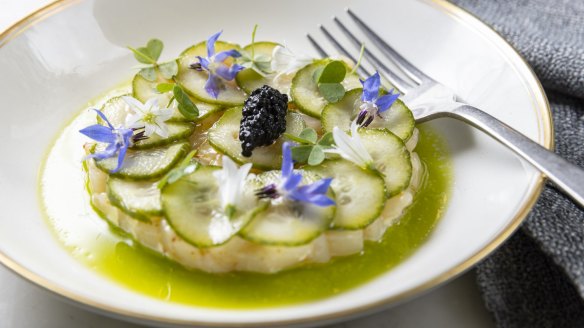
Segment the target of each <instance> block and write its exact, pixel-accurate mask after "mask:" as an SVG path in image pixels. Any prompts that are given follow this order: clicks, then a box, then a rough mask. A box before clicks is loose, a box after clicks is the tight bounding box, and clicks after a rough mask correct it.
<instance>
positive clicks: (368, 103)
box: [357, 72, 399, 127]
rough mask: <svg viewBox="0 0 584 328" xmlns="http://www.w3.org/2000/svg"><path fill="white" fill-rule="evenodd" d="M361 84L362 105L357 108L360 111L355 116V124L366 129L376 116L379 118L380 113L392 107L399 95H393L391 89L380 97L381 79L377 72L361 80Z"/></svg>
mask: <svg viewBox="0 0 584 328" xmlns="http://www.w3.org/2000/svg"><path fill="white" fill-rule="evenodd" d="M361 84H363V95H362V96H361V100H362V101H363V104H361V106H359V109H360V110H361V111H360V112H359V115H358V116H357V124H358V125H360V126H362V127H367V126H369V124H371V122H373V120H374V119H375V116H376V115H377V116H381V113H383V112H385V111H386V110H388V109H389V107H391V105H393V103H394V102H395V101H396V100H397V98H398V97H399V93H396V94H394V93H393V90H394V89H391V90H390V91H389V93H388V94H386V95H383V96H381V97H380V96H379V94H380V91H381V89H380V87H381V78H380V77H379V73H378V72H375V74H373V75H371V76H370V77H369V78H368V79H366V80H365V81H363V80H361Z"/></svg>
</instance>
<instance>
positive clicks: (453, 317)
mask: <svg viewBox="0 0 584 328" xmlns="http://www.w3.org/2000/svg"><path fill="white" fill-rule="evenodd" d="M49 2H50V1H48V0H0V31H3V30H5V29H6V28H8V27H9V26H11V25H12V24H14V23H15V22H17V21H18V20H19V19H21V18H22V17H24V16H26V15H28V14H29V13H30V12H32V11H34V10H36V9H37V8H40V7H42V6H44V5H45V4H47V3H49ZM0 78H1V77H0ZM0 242H2V241H0ZM493 326H494V324H493V322H492V319H491V317H490V316H489V314H488V313H487V311H486V309H485V308H484V306H483V303H482V300H481V298H480V295H479V292H478V290H477V288H476V286H475V284H474V275H473V274H472V273H467V274H465V275H463V276H462V277H460V278H458V279H456V280H454V281H452V282H450V283H448V284H446V285H445V286H442V287H439V288H437V289H435V290H434V291H431V292H429V293H427V294H426V295H423V296H421V297H418V298H416V299H414V300H412V301H409V302H407V303H405V304H402V305H399V306H397V307H394V308H392V309H391V310H387V311H385V312H382V313H379V314H376V315H373V316H369V317H366V318H362V319H358V320H354V321H351V322H348V323H344V324H338V325H335V326H334V327H335V328H336V327H339V328H341V327H343V328H386V327H387V328H388V327H392V328H393V327H400V328H408V327H449V328H456V327H475V328H481V327H485V328H486V327H493ZM29 327H31V328H32V327H35V328H90V327H91V328H92V327H108V328H131V327H139V326H137V325H134V324H129V323H126V322H123V321H118V320H114V319H110V318H108V317H104V316H101V315H98V314H94V313H92V312H89V311H86V310H83V309H80V308H78V307H76V306H74V305H70V304H67V303H65V302H62V301H61V300H59V299H58V298H56V297H54V296H53V295H50V294H49V293H48V292H45V291H44V290H42V289H41V288H38V287H36V286H33V285H32V284H30V283H28V282H27V281H24V280H23V279H21V278H20V277H18V276H17V275H15V274H14V273H12V272H11V271H9V270H7V269H6V268H5V267H3V266H0V328H29Z"/></svg>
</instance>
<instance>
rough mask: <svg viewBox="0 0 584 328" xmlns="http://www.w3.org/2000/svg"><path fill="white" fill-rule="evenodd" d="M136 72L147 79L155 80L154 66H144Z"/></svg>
mask: <svg viewBox="0 0 584 328" xmlns="http://www.w3.org/2000/svg"><path fill="white" fill-rule="evenodd" d="M138 74H140V75H141V76H142V77H143V78H145V79H146V80H148V81H156V70H155V69H154V67H144V68H142V69H141V70H140V71H139V72H138Z"/></svg>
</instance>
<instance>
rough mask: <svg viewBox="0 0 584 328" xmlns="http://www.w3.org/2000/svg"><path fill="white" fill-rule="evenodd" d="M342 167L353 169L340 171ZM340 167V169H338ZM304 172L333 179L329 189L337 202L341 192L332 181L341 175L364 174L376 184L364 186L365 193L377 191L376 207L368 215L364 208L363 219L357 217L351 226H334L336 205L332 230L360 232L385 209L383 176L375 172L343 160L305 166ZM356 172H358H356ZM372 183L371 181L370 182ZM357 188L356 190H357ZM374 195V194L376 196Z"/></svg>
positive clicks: (338, 210) (337, 210) (337, 212)
mask: <svg viewBox="0 0 584 328" xmlns="http://www.w3.org/2000/svg"><path fill="white" fill-rule="evenodd" d="M343 165H352V166H353V167H354V168H352V169H351V170H350V171H347V170H346V169H345V170H341V168H342V166H343ZM339 166H341V167H339ZM303 169H304V170H306V171H309V172H315V173H317V174H319V175H320V176H323V177H332V178H333V184H332V185H331V188H332V190H333V192H335V195H336V196H338V197H337V200H338V201H340V200H341V199H340V197H342V196H341V194H342V192H338V191H337V190H336V186H335V180H334V179H338V178H339V176H342V175H348V174H349V175H351V176H352V177H354V176H355V174H364V175H367V176H369V177H370V178H373V180H375V183H378V185H377V186H371V185H369V186H366V187H368V190H367V191H371V190H373V189H377V193H379V196H380V199H378V202H377V203H376V206H375V207H374V210H373V211H371V212H370V213H365V214H363V213H364V212H367V211H369V210H370V209H371V208H369V207H368V208H366V209H364V210H363V212H361V213H360V215H365V218H363V217H359V218H356V219H355V220H354V221H358V222H355V223H353V224H346V223H345V224H342V225H341V224H335V221H336V218H337V215H339V213H340V206H342V205H339V204H337V209H336V213H335V219H333V222H332V225H331V229H332V230H360V229H364V228H366V227H367V226H369V225H370V224H371V223H373V221H375V220H377V219H378V218H379V216H380V215H381V212H382V211H383V209H384V207H385V201H386V197H385V195H386V194H387V191H386V187H385V181H384V179H383V176H382V175H381V174H380V173H379V172H377V171H372V170H365V169H362V168H360V167H358V166H356V165H354V164H352V163H351V162H348V161H346V160H343V159H334V160H326V161H324V162H323V163H321V164H319V165H318V166H306V167H304V168H303ZM357 170H358V172H357ZM370 182H373V181H370ZM358 187H363V185H362V184H360V183H359V186H358ZM358 187H357V188H358ZM377 193H374V194H377ZM357 206H359V205H357Z"/></svg>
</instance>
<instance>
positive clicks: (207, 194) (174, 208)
mask: <svg viewBox="0 0 584 328" xmlns="http://www.w3.org/2000/svg"><path fill="white" fill-rule="evenodd" d="M217 170H219V168H218V167H211V166H206V167H201V168H199V169H198V170H196V171H195V172H193V173H192V174H190V175H188V176H185V177H183V178H181V179H180V180H178V181H176V182H175V183H172V184H169V185H166V186H165V187H164V188H163V189H162V197H161V200H162V208H163V211H164V214H165V217H166V220H167V221H168V223H169V224H170V226H171V227H172V229H173V230H174V231H175V232H176V233H177V235H179V236H180V237H181V238H182V239H184V240H185V241H187V242H188V243H190V244H192V245H194V246H196V247H212V246H218V245H221V244H224V243H225V242H227V241H228V240H229V239H231V237H233V236H234V235H235V234H237V233H238V232H239V230H240V229H241V228H243V227H244V226H245V225H246V224H247V223H248V222H249V221H250V220H251V219H252V218H253V216H254V215H255V214H256V213H257V210H256V206H255V204H256V201H255V197H254V196H253V195H252V194H251V193H249V195H248V199H249V200H250V201H248V202H245V204H247V206H246V208H245V209H238V210H237V211H236V212H235V214H234V216H233V217H231V218H230V217H228V216H227V215H226V214H225V213H224V212H223V209H222V208H221V196H220V194H219V185H218V183H217V179H216V178H215V177H214V176H213V172H215V171H217Z"/></svg>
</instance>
